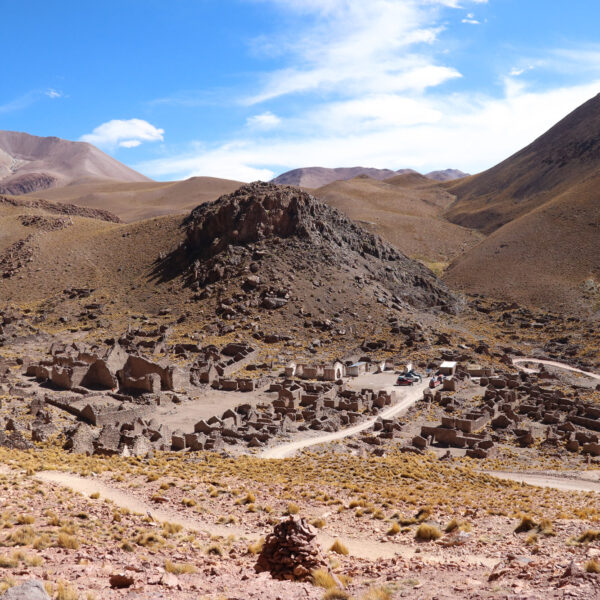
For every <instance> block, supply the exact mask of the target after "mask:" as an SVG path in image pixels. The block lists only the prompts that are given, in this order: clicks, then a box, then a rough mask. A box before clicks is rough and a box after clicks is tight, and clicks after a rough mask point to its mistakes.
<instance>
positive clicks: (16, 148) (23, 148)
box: [0, 131, 150, 195]
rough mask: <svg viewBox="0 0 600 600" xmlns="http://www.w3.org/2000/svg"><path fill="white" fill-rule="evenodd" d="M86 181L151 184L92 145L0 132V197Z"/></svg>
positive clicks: (19, 133)
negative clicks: (142, 182)
mask: <svg viewBox="0 0 600 600" xmlns="http://www.w3.org/2000/svg"><path fill="white" fill-rule="evenodd" d="M87 178H93V179H103V180H113V181H127V182H141V181H150V179H148V178H147V177H145V176H144V175H142V174H140V173H137V172H136V171H134V170H133V169H130V168H129V167H127V166H125V165H124V164H122V163H120V162H119V161H117V160H115V159H114V158H112V157H110V156H108V155H107V154H105V153H104V152H102V151H100V150H98V148H96V147H95V146H92V145H91V144H87V143H85V142H71V141H67V140H62V139H59V138H57V137H38V136H35V135H29V134H27V133H21V132H17V131H0V193H4V194H13V195H18V194H24V193H28V192H35V191H37V190H43V189H47V188H52V187H57V186H64V185H68V184H69V183H72V182H74V181H80V180H82V179H87Z"/></svg>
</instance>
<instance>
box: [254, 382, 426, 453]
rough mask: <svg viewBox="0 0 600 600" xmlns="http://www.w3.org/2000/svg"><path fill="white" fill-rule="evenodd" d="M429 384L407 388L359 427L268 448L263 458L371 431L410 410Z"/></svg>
mask: <svg viewBox="0 0 600 600" xmlns="http://www.w3.org/2000/svg"><path fill="white" fill-rule="evenodd" d="M427 386H428V383H419V384H417V385H414V386H411V387H410V388H406V389H405V390H403V391H404V397H403V398H402V399H401V400H400V401H399V402H397V403H396V404H393V405H392V406H390V407H388V408H386V409H385V410H383V411H381V412H380V413H379V414H378V415H377V416H376V417H372V418H370V419H367V420H366V421H363V422H362V423H359V424H358V425H353V426H352V427H346V428H345V429H340V430H339V431H336V432H334V433H325V434H323V435H318V436H315V437H311V438H305V439H302V440H296V441H294V442H289V443H287V444H281V445H280V446H274V447H273V448H267V449H266V450H264V451H263V452H262V453H261V455H260V456H261V457H262V458H277V459H281V458H287V457H288V456H291V455H292V454H294V453H295V452H297V451H298V450H302V449H303V448H308V447H310V446H317V445H318V444H326V443H329V442H335V441H336V440H342V439H344V438H347V437H349V436H351V435H356V434H357V433H360V432H361V431H364V430H365V429H369V428H370V427H372V426H373V424H374V423H375V421H377V419H378V418H379V417H381V418H383V419H391V418H392V417H395V416H396V415H398V414H400V413H401V412H403V411H405V410H408V409H409V408H410V407H411V406H412V405H413V404H414V403H415V402H416V401H417V400H419V399H420V398H422V397H423V390H424V389H425V388H427Z"/></svg>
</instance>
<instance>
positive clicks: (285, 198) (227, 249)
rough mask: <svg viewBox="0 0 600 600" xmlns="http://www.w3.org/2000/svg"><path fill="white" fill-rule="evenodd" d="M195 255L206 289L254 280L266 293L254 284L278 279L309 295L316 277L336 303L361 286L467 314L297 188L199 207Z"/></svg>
mask: <svg viewBox="0 0 600 600" xmlns="http://www.w3.org/2000/svg"><path fill="white" fill-rule="evenodd" d="M187 252H188V257H189V259H190V260H193V261H194V263H193V268H192V271H193V274H192V279H193V280H194V281H195V282H196V283H197V284H198V285H200V286H205V285H208V284H211V283H215V282H217V281H223V280H230V279H239V278H243V277H246V278H247V282H248V285H249V286H250V287H253V288H254V289H257V290H260V288H261V287H262V286H261V283H260V277H259V276H258V275H255V276H254V277H253V278H250V279H249V278H248V276H251V275H252V273H259V272H261V271H263V272H264V271H270V272H271V276H270V278H269V279H270V280H271V281H272V282H276V281H283V280H284V279H286V278H291V279H292V281H293V287H294V288H296V289H307V288H309V287H310V288H312V287H313V282H312V276H311V272H313V271H316V272H318V273H319V275H320V276H322V277H323V278H324V279H325V280H327V281H329V282H330V283H333V284H334V285H333V287H332V291H333V295H336V296H337V295H339V294H344V295H347V294H349V291H348V288H349V287H350V285H351V284H352V283H354V282H356V281H357V280H360V281H361V282H365V283H366V285H367V290H366V292H365V293H366V294H367V295H368V294H369V292H371V293H374V292H375V290H376V289H378V290H381V291H383V290H386V291H387V292H388V294H389V295H390V302H395V303H396V304H398V305H402V304H405V305H411V306H414V307H418V308H430V307H440V308H442V309H444V310H446V311H449V312H453V311H455V310H457V308H458V306H459V302H458V301H457V299H456V298H455V297H454V296H452V294H451V293H450V292H449V291H448V290H447V288H446V287H445V286H444V285H443V284H442V283H441V282H440V281H439V280H438V279H437V278H436V277H435V275H433V273H431V271H429V270H428V269H427V268H425V267H424V266H422V265H421V264H419V263H417V262H415V261H412V260H410V259H408V258H407V257H406V256H405V255H404V254H402V253H401V252H399V251H398V250H396V249H395V248H394V247H392V246H391V245H390V244H388V243H386V242H384V241H383V240H382V239H381V238H380V237H379V236H377V235H374V234H372V233H369V232H368V231H366V230H365V229H363V228H362V227H360V226H359V225H357V224H356V223H354V222H352V221H350V219H348V218H347V217H346V216H345V215H343V214H342V213H341V212H339V211H337V210H335V209H333V208H331V207H329V206H327V205H326V204H323V203H321V202H319V201H318V200H317V199H316V198H314V197H313V196H311V195H309V194H307V193H305V192H302V191H300V190H298V189H296V188H293V187H280V186H277V185H274V184H268V183H254V184H250V185H247V186H244V187H242V188H240V189H239V190H237V191H236V192H234V193H232V194H229V195H227V196H223V197H221V198H220V199H219V200H217V201H215V202H212V203H209V204H202V205H200V206H198V207H197V208H196V209H195V210H194V211H193V212H192V214H191V215H190V217H189V219H188V222H187ZM259 263H262V264H259ZM381 291H380V294H381ZM259 293H260V295H261V296H262V302H263V303H265V302H270V300H267V299H268V298H272V300H273V303H274V304H281V303H280V301H279V300H285V302H283V304H286V303H287V299H286V298H285V294H281V293H279V292H278V290H276V289H269V288H268V287H267V288H264V289H262V291H260V292H259ZM282 296H283V297H282ZM277 298H279V300H277ZM343 300H348V298H347V297H345V298H343ZM381 302H382V303H383V302H386V300H385V298H383V297H382V298H381Z"/></svg>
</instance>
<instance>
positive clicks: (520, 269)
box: [446, 96, 600, 314]
mask: <svg viewBox="0 0 600 600" xmlns="http://www.w3.org/2000/svg"><path fill="white" fill-rule="evenodd" d="M599 166H600V96H596V97H595V98H593V99H592V100H590V101H589V102H587V103H586V104H584V105H583V106H581V107H580V108H579V109H577V110H576V111H574V112H573V113H571V114H570V115H569V116H567V117H566V118H565V119H563V120H562V121H561V122H560V123H558V124H557V125H556V126H555V127H553V128H552V129H550V131H548V133H546V134H545V135H543V136H542V137H541V138H539V139H538V140H536V141H535V142H534V143H533V144H531V145H529V146H528V147H527V148H525V149H523V150H522V151H521V152H518V153H517V154H516V155H514V156H513V157H511V158H509V159H507V160H506V161H504V162H503V163H501V164H500V165H498V166H497V167H494V168H493V169H490V170H489V171H487V172H485V173H482V174H481V175H477V176H475V177H472V178H469V179H467V180H465V182H463V183H460V184H458V185H457V186H453V187H452V188H450V191H451V192H452V193H455V194H457V195H458V200H457V202H456V203H455V204H454V205H453V206H451V207H450V209H449V211H448V213H447V214H448V216H449V218H451V219H452V220H453V221H454V222H455V223H462V224H465V225H472V226H473V227H478V228H479V229H481V230H482V231H485V232H493V233H492V234H491V235H490V236H489V237H488V238H487V239H485V240H484V241H483V242H482V243H481V244H479V245H478V246H476V247H474V248H472V249H471V250H470V251H469V252H467V253H466V254H465V255H463V256H461V257H459V258H458V259H457V260H456V261H455V263H454V264H453V265H451V267H450V269H449V270H448V272H447V274H446V281H447V282H448V283H449V284H450V285H451V286H453V287H456V288H459V289H462V290H466V291H469V292H473V293H481V294H484V295H490V296H494V297H498V298H503V299H506V300H515V301H517V302H522V303H529V304H533V305H536V306H539V307H543V308H546V309H552V310H558V311H563V312H568V313H580V314H590V313H591V314H593V313H594V312H597V311H598V310H599V309H600V244H599V243H598V241H599V240H600V209H599V206H600V192H599V191H598V190H599V189H600V175H599V174H598V167H599Z"/></svg>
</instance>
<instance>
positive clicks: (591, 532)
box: [577, 529, 600, 544]
mask: <svg viewBox="0 0 600 600" xmlns="http://www.w3.org/2000/svg"><path fill="white" fill-rule="evenodd" d="M597 539H600V531H598V530H596V529H588V530H587V531H584V532H583V533H582V534H581V535H580V536H579V537H578V538H577V541H578V542H579V543H580V544H585V543H587V542H595V541H596V540H597Z"/></svg>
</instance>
